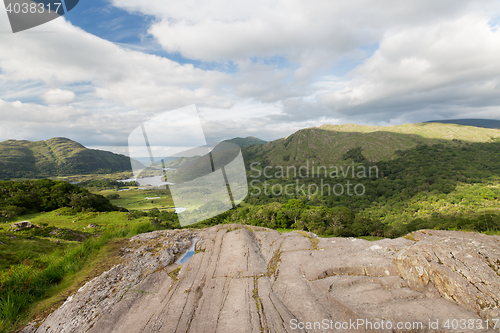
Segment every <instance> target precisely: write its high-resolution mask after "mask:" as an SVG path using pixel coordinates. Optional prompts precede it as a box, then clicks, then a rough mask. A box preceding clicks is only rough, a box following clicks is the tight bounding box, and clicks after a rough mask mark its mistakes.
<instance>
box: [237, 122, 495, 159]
mask: <svg viewBox="0 0 500 333" xmlns="http://www.w3.org/2000/svg"><path fill="white" fill-rule="evenodd" d="M499 139H500V131H499V130H497V129H487V128H479V127H472V126H461V125H455V124H440V123H418V124H403V125H399V126H365V125H356V124H344V125H323V126H319V127H313V128H306V129H303V130H299V131H297V132H295V133H293V134H292V135H290V136H288V137H286V138H282V139H278V140H274V141H270V142H268V143H266V144H264V145H261V146H251V147H245V148H243V156H244V159H245V164H246V165H247V167H249V166H250V164H251V163H252V162H260V163H261V164H262V165H272V166H278V165H280V166H288V165H296V166H298V165H306V163H307V162H308V161H309V163H314V164H315V165H318V164H321V165H326V166H327V165H331V164H333V165H335V164H339V163H345V162H349V163H350V161H351V159H349V158H347V157H346V156H349V155H350V154H348V152H349V151H352V150H354V149H356V150H358V151H360V152H361V154H362V156H361V158H363V157H364V158H365V159H366V161H367V162H377V161H381V160H390V159H393V158H396V157H397V152H398V151H403V150H407V149H411V148H415V147H417V146H418V145H419V144H428V145H431V144H437V143H442V144H444V145H452V146H458V145H465V144H466V143H469V142H493V141H495V140H499ZM359 148H361V149H359Z"/></svg>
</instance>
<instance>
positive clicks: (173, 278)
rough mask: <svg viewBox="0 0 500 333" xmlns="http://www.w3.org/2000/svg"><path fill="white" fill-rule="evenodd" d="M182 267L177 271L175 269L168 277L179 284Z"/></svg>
mask: <svg viewBox="0 0 500 333" xmlns="http://www.w3.org/2000/svg"><path fill="white" fill-rule="evenodd" d="M181 268H182V266H179V267H177V268H176V269H174V270H173V271H171V272H170V273H168V276H170V278H171V279H172V280H173V281H174V283H175V282H177V280H179V278H178V276H179V272H180V270H181Z"/></svg>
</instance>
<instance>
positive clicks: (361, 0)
mask: <svg viewBox="0 0 500 333" xmlns="http://www.w3.org/2000/svg"><path fill="white" fill-rule="evenodd" d="M499 26H500V2H499V1H489V0H481V1H467V0H440V1H435V0H411V1H398V0H377V1H375V0H350V1H334V0H308V1H305V0H304V1H302V0H265V1H264V0H253V1H231V0H203V1H201V0H184V1H172V0H150V1H143V0H81V1H80V3H79V4H78V5H77V6H76V7H75V8H74V9H73V10H72V11H71V12H69V13H68V14H67V15H65V16H64V17H60V18H58V19H55V20H53V21H51V22H49V23H46V24H44V25H41V26H39V27H36V28H33V29H30V30H26V31H23V32H19V33H16V34H13V33H12V32H11V30H10V25H9V21H8V17H7V13H6V11H5V10H4V8H3V7H2V8H0V117H1V121H0V141H3V140H7V139H27V140H45V139H48V138H51V137H55V136H63V137H68V138H70V139H73V140H76V141H78V142H81V143H82V144H84V145H86V146H88V147H101V148H106V149H111V150H114V151H117V152H122V153H126V152H127V149H126V145H127V137H128V135H129V134H130V133H131V132H132V130H134V128H136V127H137V126H139V125H140V123H141V122H146V121H148V120H150V119H153V118H154V117H155V116H158V115H159V114H162V113H163V112H165V111H170V110H174V109H177V108H180V107H184V106H187V105H191V104H195V105H196V106H197V108H198V111H199V114H200V117H201V118H202V123H203V128H204V130H205V132H206V134H207V136H209V137H210V138H218V139H224V138H232V137H236V136H240V137H241V136H249V135H253V136H257V137H260V138H263V139H266V140H272V139H276V138H279V137H282V136H286V135H289V134H291V133H293V132H294V131H296V130H298V129H300V128H305V127H312V126H317V125H321V124H325V123H329V124H344V123H357V124H370V125H397V124H402V123H408V122H420V121H426V120H431V119H450V118H496V119H500V82H499V79H500V61H499V60H498V59H500V29H499Z"/></svg>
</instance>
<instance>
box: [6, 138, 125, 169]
mask: <svg viewBox="0 0 500 333" xmlns="http://www.w3.org/2000/svg"><path fill="white" fill-rule="evenodd" d="M130 170H131V166H130V159H129V157H127V156H125V155H120V154H115V153H112V152H108V151H102V150H95V149H88V148H85V147H84V146H83V145H81V144H80V143H78V142H75V141H72V140H70V139H67V138H52V139H49V140H45V141H26V140H7V141H3V142H0V179H9V178H40V177H53V176H64V175H74V174H92V173H111V172H121V171H130Z"/></svg>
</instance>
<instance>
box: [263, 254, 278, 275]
mask: <svg viewBox="0 0 500 333" xmlns="http://www.w3.org/2000/svg"><path fill="white" fill-rule="evenodd" d="M280 262H281V251H280V250H279V249H278V250H276V252H274V255H273V257H272V258H271V260H269V262H268V263H267V272H266V274H265V276H268V277H271V276H273V275H274V276H275V278H277V277H278V273H279V272H278V265H279V263H280Z"/></svg>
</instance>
